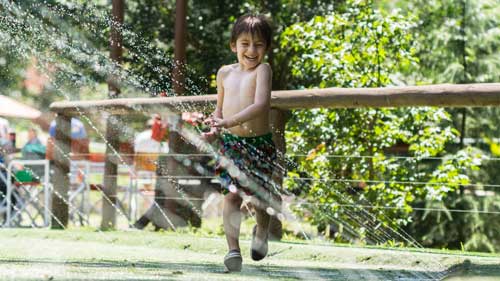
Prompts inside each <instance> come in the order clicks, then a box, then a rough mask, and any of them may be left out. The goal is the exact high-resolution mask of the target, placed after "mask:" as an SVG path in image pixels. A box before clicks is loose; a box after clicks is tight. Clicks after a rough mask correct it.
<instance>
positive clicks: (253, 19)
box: [231, 14, 272, 48]
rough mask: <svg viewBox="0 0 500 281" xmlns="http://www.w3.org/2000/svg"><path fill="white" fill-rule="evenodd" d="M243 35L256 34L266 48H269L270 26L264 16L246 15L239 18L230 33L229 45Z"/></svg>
mask: <svg viewBox="0 0 500 281" xmlns="http://www.w3.org/2000/svg"><path fill="white" fill-rule="evenodd" d="M243 33H250V34H252V35H253V34H256V35H258V36H259V37H260V38H262V40H264V41H265V43H266V48H269V47H270V46H271V36H272V29H271V24H270V22H269V19H268V18H267V17H265V16H264V15H253V14H246V15H243V16H241V17H239V18H238V20H236V22H235V23H234V26H233V30H232V31H231V43H236V40H237V39H238V36H240V35H241V34H243Z"/></svg>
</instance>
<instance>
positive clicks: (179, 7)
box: [172, 0, 187, 95]
mask: <svg viewBox="0 0 500 281" xmlns="http://www.w3.org/2000/svg"><path fill="white" fill-rule="evenodd" d="M186 11H187V0H177V1H175V47H174V71H173V77H172V84H173V86H174V92H175V94H176V95H183V94H184V91H185V77H184V75H185V71H184V70H185V69H184V68H185V64H186V26H187V20H186Z"/></svg>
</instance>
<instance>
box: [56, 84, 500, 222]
mask: <svg viewBox="0 0 500 281" xmlns="http://www.w3.org/2000/svg"><path fill="white" fill-rule="evenodd" d="M215 102H216V96H215V95H204V96H182V97H180V96H179V97H163V98H120V99H109V100H97V101H63V102H55V103H52V104H51V106H50V109H51V110H52V111H53V112H56V113H58V117H57V118H56V123H57V127H56V128H57V129H56V130H57V132H56V144H57V145H58V147H60V151H59V152H58V153H56V155H55V156H56V158H55V160H54V162H55V165H56V166H55V167H56V168H55V169H54V175H53V181H54V182H53V186H54V188H55V191H56V192H58V194H59V195H61V194H62V195H64V194H67V190H68V189H67V188H68V184H69V178H68V176H69V175H68V171H69V161H68V160H67V158H65V155H67V154H68V153H69V147H70V139H69V138H68V137H65V136H69V135H70V130H71V128H70V125H69V123H70V117H71V116H79V115H81V114H84V115H85V114H92V113H99V112H101V111H105V112H108V113H109V114H112V115H124V114H152V113H158V112H160V113H161V112H166V111H167V110H170V111H171V112H177V113H178V112H181V111H204V112H210V111H212V110H213V108H214V106H215ZM413 106H438V107H484V106H500V83H490V84H462V85H451V84H442V85H427V86H409V87H390V88H389V87H388V88H359V89H344V88H328V89H309V90H294V91H274V92H272V100H271V107H272V112H271V117H270V119H271V120H270V121H271V127H272V128H271V129H272V131H273V139H274V141H275V142H276V146H277V148H278V149H279V150H281V152H282V153H283V154H284V152H285V147H286V145H285V138H284V130H285V125H286V121H287V111H288V110H290V109H310V108H362V107H413ZM282 160H283V159H281V160H278V161H282ZM53 202H54V204H53V210H52V212H53V214H54V215H55V217H56V218H57V219H54V220H53V227H56V228H57V227H64V226H66V224H67V220H68V206H67V205H65V202H64V200H59V199H57V198H55V199H54V200H53ZM56 222H57V223H56ZM60 224H62V225H60Z"/></svg>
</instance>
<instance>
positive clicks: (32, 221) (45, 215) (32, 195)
mask: <svg viewBox="0 0 500 281" xmlns="http://www.w3.org/2000/svg"><path fill="white" fill-rule="evenodd" d="M14 164H21V165H23V166H24V167H27V166H43V167H44V174H43V177H41V178H40V179H41V180H40V181H33V180H31V181H24V182H23V181H17V180H16V181H15V183H14V184H13V183H12V177H13V176H14V175H13V174H12V170H13V169H12V167H13V165H14ZM36 176H38V177H39V175H36ZM6 180H7V194H6V198H5V199H6V208H7V209H6V213H7V218H6V221H5V224H4V225H5V226H7V227H10V226H13V225H14V226H23V225H22V221H23V219H27V221H28V223H29V226H31V227H48V226H50V184H49V182H50V181H49V161H48V160H13V161H11V162H10V163H9V166H8V167H7V178H6ZM14 189H15V190H14ZM40 197H42V199H43V201H42V202H43V203H40V200H39V199H40ZM12 198H15V199H16V200H15V204H14V202H12ZM39 217H41V219H42V222H41V223H40V222H39V220H38V218H39Z"/></svg>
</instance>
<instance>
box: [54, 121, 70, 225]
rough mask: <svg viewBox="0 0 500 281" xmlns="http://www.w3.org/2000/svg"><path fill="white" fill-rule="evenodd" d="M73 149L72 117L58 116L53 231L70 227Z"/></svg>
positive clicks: (55, 148) (55, 147) (55, 146)
mask: <svg viewBox="0 0 500 281" xmlns="http://www.w3.org/2000/svg"><path fill="white" fill-rule="evenodd" d="M70 147H71V117H68V116H65V115H62V114H58V115H57V117H56V136H55V145H54V162H53V163H54V167H53V169H54V174H53V176H52V186H53V188H54V191H53V193H52V214H53V217H52V225H51V228H52V229H63V228H66V226H68V217H69V213H68V203H67V202H68V190H69V185H70V182H69V171H70V166H69V165H70V155H69V153H70Z"/></svg>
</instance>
